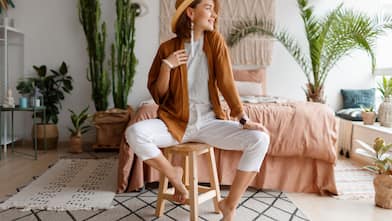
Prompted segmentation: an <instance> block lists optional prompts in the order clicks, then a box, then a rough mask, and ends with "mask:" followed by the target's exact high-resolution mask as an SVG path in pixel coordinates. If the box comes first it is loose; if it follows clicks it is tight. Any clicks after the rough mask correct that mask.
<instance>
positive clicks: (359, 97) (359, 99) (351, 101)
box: [340, 88, 376, 109]
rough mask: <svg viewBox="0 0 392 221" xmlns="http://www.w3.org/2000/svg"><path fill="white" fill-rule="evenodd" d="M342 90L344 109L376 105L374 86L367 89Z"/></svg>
mask: <svg viewBox="0 0 392 221" xmlns="http://www.w3.org/2000/svg"><path fill="white" fill-rule="evenodd" d="M340 92H341V93H342V95H343V109H347V108H360V107H374V99H375V92H376V90H375V89H374V88H371V89H366V90H345V89H342V90H340Z"/></svg>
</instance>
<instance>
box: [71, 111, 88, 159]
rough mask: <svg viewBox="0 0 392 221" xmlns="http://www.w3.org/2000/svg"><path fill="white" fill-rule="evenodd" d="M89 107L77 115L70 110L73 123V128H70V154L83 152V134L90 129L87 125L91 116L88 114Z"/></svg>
mask: <svg viewBox="0 0 392 221" xmlns="http://www.w3.org/2000/svg"><path fill="white" fill-rule="evenodd" d="M88 108H89V107H86V108H85V109H83V110H82V112H80V113H75V112H74V111H73V110H70V109H68V110H69V112H71V122H72V125H73V128H68V130H69V131H70V132H71V137H70V141H69V143H70V152H71V153H81V152H82V151H83V148H82V144H83V142H82V134H84V133H86V132H87V131H88V130H89V129H90V126H89V125H85V123H86V121H87V119H88V118H89V115H88V113H87V111H88Z"/></svg>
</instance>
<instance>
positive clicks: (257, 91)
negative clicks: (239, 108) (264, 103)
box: [235, 81, 263, 96]
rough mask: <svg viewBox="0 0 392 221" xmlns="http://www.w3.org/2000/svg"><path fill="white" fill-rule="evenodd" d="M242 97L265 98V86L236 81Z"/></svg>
mask: <svg viewBox="0 0 392 221" xmlns="http://www.w3.org/2000/svg"><path fill="white" fill-rule="evenodd" d="M235 85H236V86H237V90H238V93H239V95H240V96H263V86H262V85H261V84H260V83H254V82H249V81H235Z"/></svg>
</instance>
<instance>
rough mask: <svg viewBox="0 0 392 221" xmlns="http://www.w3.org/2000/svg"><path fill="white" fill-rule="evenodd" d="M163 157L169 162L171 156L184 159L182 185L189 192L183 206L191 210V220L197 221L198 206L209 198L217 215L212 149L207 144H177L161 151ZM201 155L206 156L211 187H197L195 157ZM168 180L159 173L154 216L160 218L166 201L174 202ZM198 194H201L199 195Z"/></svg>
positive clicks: (215, 173) (216, 189)
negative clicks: (187, 206)
mask: <svg viewBox="0 0 392 221" xmlns="http://www.w3.org/2000/svg"><path fill="white" fill-rule="evenodd" d="M163 153H164V155H165V156H166V157H167V159H168V160H169V162H171V161H172V159H173V154H181V155H183V156H184V157H185V160H184V164H183V169H184V175H183V177H182V178H183V183H184V184H185V186H186V188H187V189H188V191H189V198H188V199H186V201H185V204H188V205H189V206H190V208H191V220H198V214H199V212H198V204H201V203H203V202H205V201H207V200H209V199H211V198H213V200H214V207H215V212H216V213H219V207H218V202H219V201H220V199H221V198H220V189H219V182H218V173H217V170H216V165H215V155H214V148H213V147H211V146H209V145H208V144H202V143H185V144H178V145H174V146H171V147H167V148H164V149H163ZM202 154H208V164H209V172H210V183H211V187H206V186H199V185H198V176H197V157H198V156H199V155H202ZM168 182H169V180H168V178H167V177H166V176H164V175H163V174H162V173H161V177H160V179H159V192H158V201H157V208H156V211H155V215H156V216H157V217H160V216H162V214H163V211H164V209H165V202H166V200H170V201H174V200H173V195H174V188H170V189H168V187H167V186H168ZM199 192H200V193H201V194H200V195H199Z"/></svg>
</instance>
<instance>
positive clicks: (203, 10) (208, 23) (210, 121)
mask: <svg viewBox="0 0 392 221" xmlns="http://www.w3.org/2000/svg"><path fill="white" fill-rule="evenodd" d="M217 8H218V6H217V0H215V1H214V0H177V2H176V12H175V14H174V16H173V20H172V30H173V32H174V33H176V34H177V37H176V38H173V39H171V40H169V41H166V42H164V43H162V44H161V46H160V47H159V49H158V52H157V55H156V57H155V59H154V61H153V64H152V66H151V69H150V72H149V78H148V89H149V90H150V93H151V95H152V97H153V98H154V100H155V102H156V103H157V104H158V105H159V109H158V116H159V119H150V120H146V121H141V122H138V123H136V124H133V125H132V126H130V127H128V128H127V130H126V138H127V142H128V144H129V145H130V147H131V148H133V150H134V152H135V154H136V155H137V156H138V157H139V158H140V159H141V160H143V161H144V162H145V163H147V164H148V165H149V166H151V167H153V168H155V169H157V170H159V171H160V172H163V173H164V174H165V175H166V176H167V177H168V179H169V180H170V182H171V183H172V184H173V186H174V187H175V190H176V191H175V199H176V200H177V201H178V202H184V201H185V199H186V196H187V194H188V192H187V189H186V188H185V186H184V184H183V183H182V181H181V178H182V173H183V171H182V169H181V168H180V167H173V166H172V165H171V163H170V162H168V161H167V159H166V158H165V157H164V156H163V155H162V154H161V151H160V150H159V149H158V146H159V147H162V148H164V147H168V146H171V145H174V144H178V143H185V142H192V141H194V142H204V143H208V144H210V145H212V146H214V147H216V148H221V149H225V150H242V151H243V154H242V157H241V160H240V162H239V165H238V170H237V171H236V175H235V178H234V181H233V183H232V186H231V188H230V193H229V194H228V196H227V197H226V198H225V199H224V200H222V201H220V202H219V207H220V209H221V212H222V214H223V219H224V220H232V218H233V215H234V212H235V208H236V206H237V205H238V202H239V200H240V198H241V196H242V194H243V193H244V192H245V191H246V189H247V187H248V185H249V184H250V182H251V181H252V180H253V179H254V177H255V175H256V173H257V172H258V171H259V169H260V166H261V164H262V161H263V159H264V156H265V154H266V152H267V149H268V145H269V136H268V134H267V130H266V129H265V128H264V127H263V125H261V124H258V123H255V122H252V121H250V120H249V119H248V118H247V116H246V115H245V113H244V111H243V107H242V104H241V101H240V99H239V96H238V92H237V90H236V87H235V84H234V79H233V74H232V69H231V64H230V58H229V54H228V51H227V47H226V44H225V41H224V39H223V38H222V37H221V35H220V34H219V33H218V32H217V31H215V30H214V28H215V22H216V19H217V10H216V9H217ZM218 89H219V91H220V92H221V94H222V95H223V97H224V98H225V100H226V102H227V103H228V105H229V107H230V109H231V113H230V115H231V116H233V117H236V118H237V119H240V120H239V122H235V121H228V120H224V119H225V115H224V113H223V111H222V108H221V105H220V101H219V96H218Z"/></svg>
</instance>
